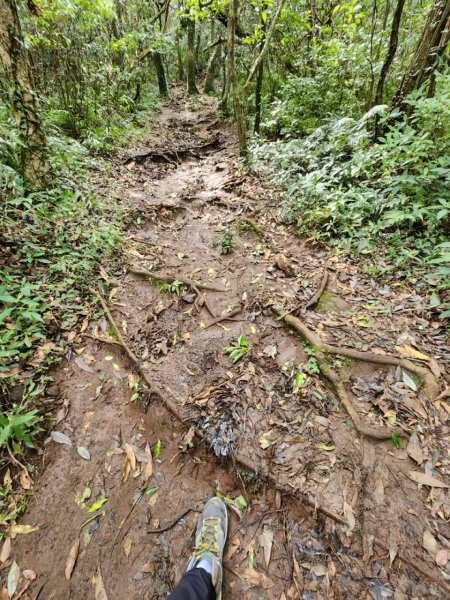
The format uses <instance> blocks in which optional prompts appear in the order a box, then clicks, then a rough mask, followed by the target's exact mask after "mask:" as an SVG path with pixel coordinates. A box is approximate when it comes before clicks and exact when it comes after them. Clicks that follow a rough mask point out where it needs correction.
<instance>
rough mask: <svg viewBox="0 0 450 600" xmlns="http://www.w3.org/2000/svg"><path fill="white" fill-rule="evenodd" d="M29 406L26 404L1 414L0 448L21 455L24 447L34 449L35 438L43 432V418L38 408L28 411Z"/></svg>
mask: <svg viewBox="0 0 450 600" xmlns="http://www.w3.org/2000/svg"><path fill="white" fill-rule="evenodd" d="M28 406H29V404H28V403H24V404H21V405H18V406H13V407H12V409H11V410H9V411H5V412H2V413H0V448H8V449H9V450H11V451H12V452H13V453H14V454H21V453H22V452H23V446H26V447H27V448H33V447H34V438H35V436H36V435H37V434H38V433H40V432H41V431H43V429H42V428H41V427H40V423H41V422H42V417H40V416H39V415H38V411H37V409H36V408H34V409H32V410H27V409H28Z"/></svg>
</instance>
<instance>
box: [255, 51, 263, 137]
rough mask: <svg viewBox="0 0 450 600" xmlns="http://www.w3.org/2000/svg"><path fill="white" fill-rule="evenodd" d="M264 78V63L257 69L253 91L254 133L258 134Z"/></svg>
mask: <svg viewBox="0 0 450 600" xmlns="http://www.w3.org/2000/svg"><path fill="white" fill-rule="evenodd" d="M263 78H264V61H263V62H261V64H260V65H259V67H258V73H257V75H256V89H255V133H259V130H260V128H261V92H262V84H263Z"/></svg>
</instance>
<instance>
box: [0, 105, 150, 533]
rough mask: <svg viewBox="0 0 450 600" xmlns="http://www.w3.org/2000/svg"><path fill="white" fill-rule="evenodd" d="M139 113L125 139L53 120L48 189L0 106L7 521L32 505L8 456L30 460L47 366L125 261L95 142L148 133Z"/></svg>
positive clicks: (0, 456) (0, 396)
mask: <svg viewBox="0 0 450 600" xmlns="http://www.w3.org/2000/svg"><path fill="white" fill-rule="evenodd" d="M141 117H142V121H134V124H133V126H132V127H129V128H128V131H127V132H125V129H124V125H123V123H122V121H118V131H119V132H121V136H122V137H121V139H120V140H118V138H119V137H120V135H119V133H117V132H115V133H114V135H112V134H111V132H110V131H101V132H99V134H98V135H97V134H95V139H97V141H98V142H99V143H98V144H93V143H92V140H93V139H94V137H93V136H94V132H91V135H90V138H89V139H88V140H85V143H81V142H79V141H76V140H74V139H73V138H71V137H69V136H67V135H65V134H64V133H63V131H62V130H61V129H59V128H58V127H56V126H55V124H54V123H53V124H52V123H49V122H47V132H48V142H49V151H50V158H51V163H52V171H53V174H54V177H53V180H52V184H51V186H50V187H49V188H48V189H46V190H43V191H40V192H34V193H27V192H26V190H25V189H24V185H23V181H22V179H21V177H20V175H19V157H18V156H19V150H20V144H19V141H18V138H17V137H16V136H15V132H14V127H11V126H10V125H11V124H10V123H9V119H8V117H7V116H6V115H5V114H4V113H3V114H1V111H0V200H1V201H0V257H1V260H0V476H1V477H0V481H3V486H1V485H0V526H1V527H2V529H3V530H4V531H7V530H8V527H10V526H11V525H12V524H13V523H14V522H15V520H16V519H17V518H18V517H19V516H20V514H21V513H22V512H23V510H24V509H25V507H26V498H25V497H24V494H25V496H26V492H24V489H23V486H22V485H21V484H20V483H19V472H18V471H17V469H16V466H17V465H14V460H13V459H12V458H11V456H13V457H16V459H17V458H19V460H21V462H26V461H28V460H29V457H28V455H26V456H22V455H23V454H24V453H25V451H26V449H27V448H32V447H33V446H34V445H35V443H36V439H37V437H39V435H40V434H41V432H42V431H43V428H44V427H45V420H44V416H43V405H42V402H41V399H42V396H43V394H44V391H45V387H46V385H47V383H48V382H49V381H51V379H52V378H51V375H50V373H49V370H50V368H51V367H52V366H53V365H55V364H57V363H58V362H59V361H60V360H61V359H62V358H63V357H64V355H65V354H66V352H67V350H68V348H69V346H70V343H71V340H72V339H73V337H74V336H75V334H76V333H77V332H78V331H79V329H80V326H81V323H82V322H83V321H84V320H86V319H89V318H91V317H92V316H93V315H95V312H94V311H93V309H92V294H91V292H90V288H91V287H97V286H100V285H105V282H104V275H105V271H107V272H109V273H111V272H114V269H115V266H116V265H117V264H118V262H119V261H120V256H121V246H122V232H123V227H124V219H125V214H124V213H123V211H122V209H121V208H120V207H119V206H118V204H117V202H116V200H115V199H113V198H112V193H113V187H114V183H113V179H112V174H111V173H110V166H111V162H109V161H108V160H107V159H106V158H105V157H104V155H103V157H102V156H101V155H100V154H99V151H101V152H102V153H104V152H105V150H106V151H108V152H110V151H112V150H114V151H116V150H118V149H119V148H120V147H121V146H122V147H123V144H124V143H125V142H126V141H128V142H130V140H133V138H137V137H138V136H139V135H140V136H142V131H143V127H142V126H143V124H144V116H143V115H141ZM147 121H148V116H147ZM94 146H95V147H94ZM97 183H99V184H100V185H99V186H98V187H97V185H96V184H97ZM103 269H104V270H103ZM102 272H103V277H102ZM8 467H9V469H10V471H11V476H10V475H8V473H9V471H8ZM5 469H6V470H5ZM30 469H32V467H30V466H29V470H30ZM30 472H31V471H30ZM5 473H6V475H5ZM5 477H6V479H5ZM22 477H23V473H22ZM1 478H3V479H1ZM1 535H2V533H1V532H0V537H1Z"/></svg>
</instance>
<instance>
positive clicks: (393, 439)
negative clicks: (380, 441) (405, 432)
mask: <svg viewBox="0 0 450 600" xmlns="http://www.w3.org/2000/svg"><path fill="white" fill-rule="evenodd" d="M391 442H392V443H393V445H394V446H395V447H396V448H397V449H399V448H400V440H399V439H398V435H397V434H396V433H395V431H393V432H392V436H391Z"/></svg>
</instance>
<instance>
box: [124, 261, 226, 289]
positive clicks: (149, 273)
mask: <svg viewBox="0 0 450 600" xmlns="http://www.w3.org/2000/svg"><path fill="white" fill-rule="evenodd" d="M128 270H129V271H130V273H134V274H135V275H142V277H151V278H152V279H157V280H158V281H165V282H166V283H172V282H174V281H175V280H176V281H181V282H182V283H184V284H186V285H188V286H189V287H191V288H195V287H197V288H199V289H200V290H209V291H211V292H226V291H227V290H226V289H224V288H218V287H216V286H214V285H211V284H209V283H202V282H201V281H193V280H192V279H188V278H187V277H184V276H183V275H163V274H162V273H158V272H157V271H147V270H146V269H142V268H141V267H139V266H137V265H130V266H129V267H128Z"/></svg>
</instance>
